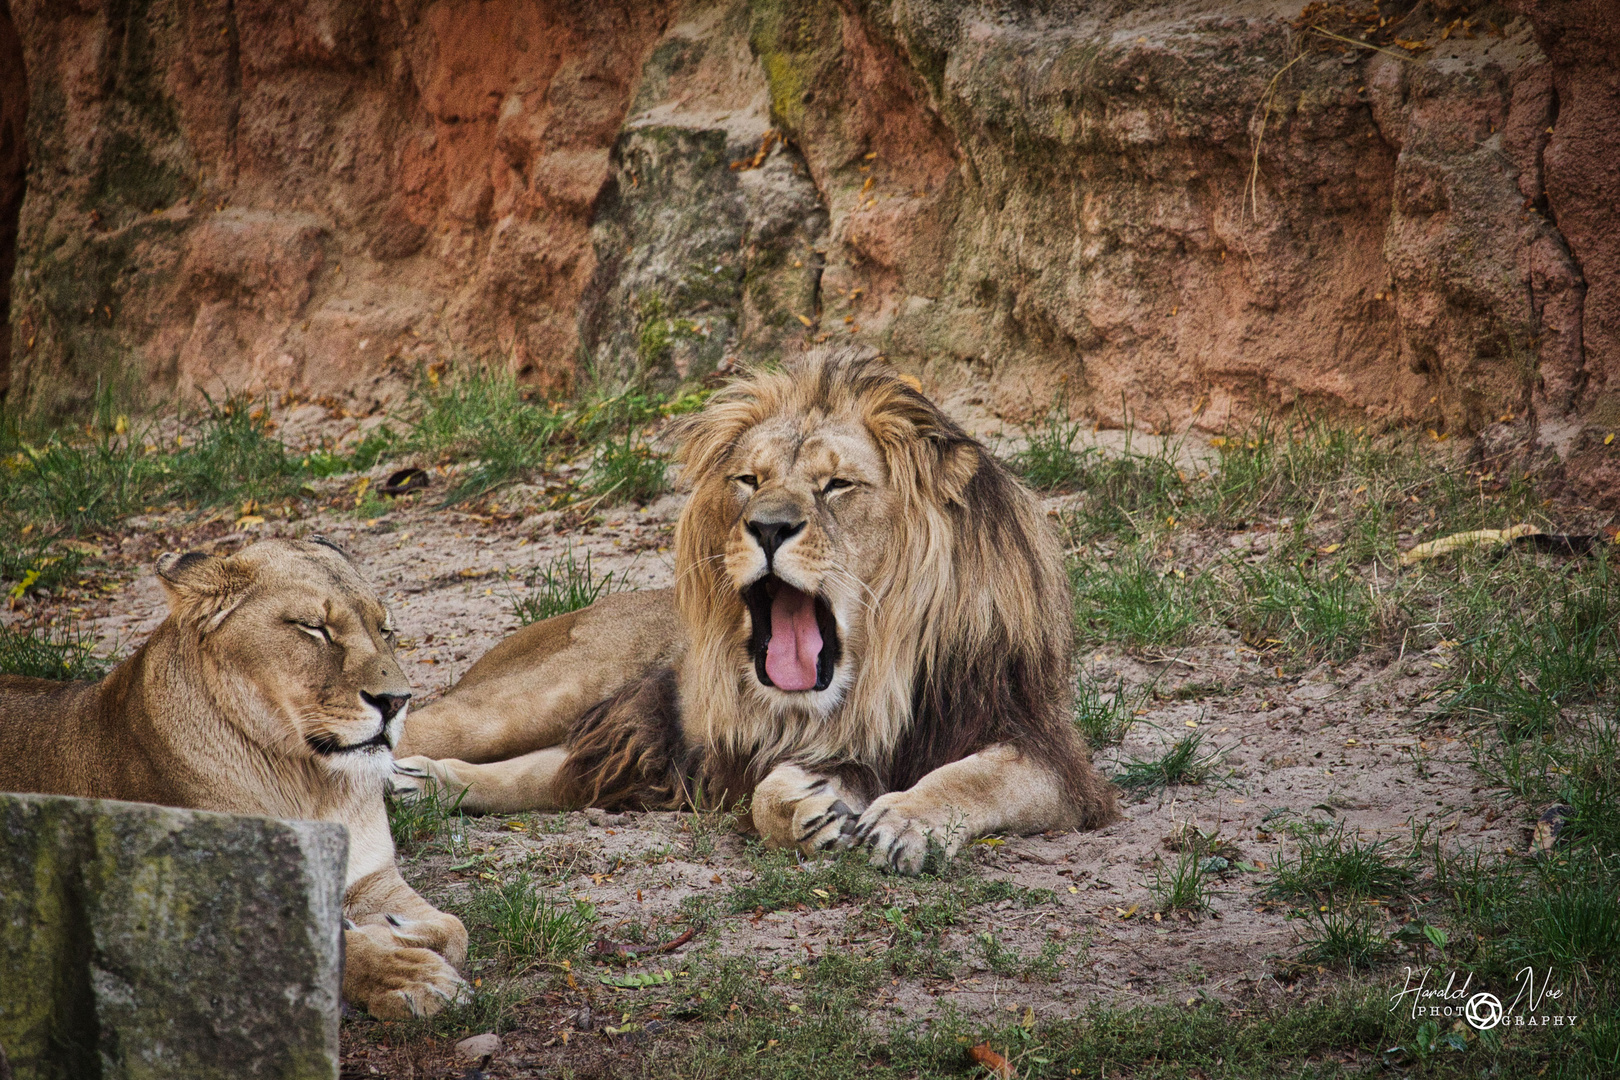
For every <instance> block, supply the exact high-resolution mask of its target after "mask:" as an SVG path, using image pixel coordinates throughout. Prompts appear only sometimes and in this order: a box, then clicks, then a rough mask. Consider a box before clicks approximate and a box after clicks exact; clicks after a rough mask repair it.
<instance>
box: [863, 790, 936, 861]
mask: <svg viewBox="0 0 1620 1080" xmlns="http://www.w3.org/2000/svg"><path fill="white" fill-rule="evenodd" d="M903 794H904V793H902V792H891V793H890V794H888V795H884V796H882V797H881V798H878V799H876V800H874V801H873V803H872V805H871V806H869V807H867V808H866V813H864V814H862V815H861V817H860V821H859V822H857V823H856V825H855V831H854V832H853V833H852V834H851V835H850V839H849V843H850V845H851V846H862V845H864V846H868V847H870V848H871V849H872V860H871V862H872V865H873V866H879V867H883V868H884V869H886V870H889V871H892V872H893V873H896V874H906V875H908V876H915V875H917V874H920V873H922V872H923V867H924V865H925V864H926V863H927V861H928V855H929V851H930V848H932V847H935V846H937V847H939V848H941V849H943V855H944V857H945V858H947V859H948V858H949V857H950V856H951V855H953V854H955V852H956V848H957V846H958V842H954V841H953V838H952V836H951V835H950V832H951V830H949V829H947V828H943V827H941V826H938V825H936V824H934V823H932V822H929V821H926V820H924V819H922V818H920V817H914V816H912V815H911V814H909V813H908V812H907V811H906V809H905V806H904V803H903V801H902V796H903Z"/></svg>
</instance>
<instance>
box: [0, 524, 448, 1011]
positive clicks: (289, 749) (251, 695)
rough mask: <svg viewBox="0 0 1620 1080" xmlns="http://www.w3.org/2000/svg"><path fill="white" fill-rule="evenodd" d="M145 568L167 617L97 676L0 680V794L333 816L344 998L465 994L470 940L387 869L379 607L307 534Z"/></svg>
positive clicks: (388, 655)
mask: <svg viewBox="0 0 1620 1080" xmlns="http://www.w3.org/2000/svg"><path fill="white" fill-rule="evenodd" d="M157 574H158V580H159V582H160V583H161V584H162V586H163V590H164V593H165V595H166V596H167V598H168V603H169V617H168V618H167V619H165V620H164V621H163V623H162V625H160V626H159V627H158V628H157V629H156V630H154V631H153V632H152V636H151V637H150V638H148V639H147V641H146V643H145V644H143V645H142V646H141V647H140V648H139V649H137V650H136V651H135V653H134V654H133V655H131V656H130V657H129V659H127V660H125V661H124V662H123V663H121V664H119V665H118V667H116V668H115V669H114V670H113V671H112V672H111V673H110V674H109V675H108V676H107V677H106V678H105V679H103V680H102V681H101V682H99V683H53V682H47V681H45V680H41V679H23V678H17V677H14V676H0V788H4V789H5V790H8V791H36V792H43V793H47V794H60V795H79V796H86V797H91V798H104V799H127V800H134V801H139V802H153V803H161V804H163V805H166V806H182V807H193V808H197V809H203V810H220V811H227V812H232V813H242V814H265V815H269V816H272V817H284V818H307V819H317V820H325V821H337V822H341V823H342V824H344V825H345V826H347V827H348V830H349V866H348V873H347V888H346V892H345V896H344V915H345V916H346V922H347V924H348V926H349V929H348V931H347V932H346V934H345V939H344V945H345V950H346V962H345V968H344V980H343V992H344V996H345V997H346V998H347V999H348V1000H350V1001H352V1002H354V1003H355V1004H358V1005H363V1006H364V1007H366V1008H367V1009H369V1010H370V1011H371V1012H372V1013H374V1014H376V1015H378V1016H383V1017H403V1016H411V1015H418V1016H425V1015H428V1014H431V1013H434V1012H437V1011H438V1010H439V1009H440V1008H441V1007H442V1006H443V1004H444V1002H445V1001H447V1000H450V999H453V998H455V997H457V996H459V995H460V994H462V993H464V991H465V984H463V982H462V980H461V978H460V976H458V975H457V974H456V971H455V967H454V965H456V964H459V963H460V962H461V961H462V959H463V958H464V957H465V955H466V950H467V933H466V930H465V929H464V928H463V927H462V925H461V922H460V921H459V920H458V919H456V918H455V916H453V915H447V914H445V913H444V912H442V911H438V910H435V909H434V908H433V907H432V906H430V905H429V904H428V903H427V901H425V900H423V899H422V898H421V897H420V896H418V895H417V894H416V893H415V892H413V891H412V890H411V889H410V887H409V886H407V885H406V884H405V882H404V881H403V880H402V879H401V878H400V876H399V872H398V870H397V869H396V868H395V866H394V846H393V840H392V837H391V836H390V834H389V831H388V820H387V815H386V812H385V810H384V807H383V786H384V783H385V780H386V778H387V777H388V775H389V773H390V772H391V770H392V768H393V748H394V746H395V745H396V744H397V743H398V741H399V735H400V729H401V727H402V726H403V724H404V722H405V717H406V712H407V705H408V703H409V702H410V698H411V690H410V685H409V684H408V683H407V682H406V680H405V676H404V674H403V673H402V672H401V670H400V667H399V663H398V661H397V660H396V659H395V657H394V650H393V623H392V621H391V620H390V617H389V614H388V611H387V609H386V608H385V607H384V606H383V605H382V603H381V601H380V600H378V598H377V595H376V593H375V592H373V591H372V589H371V587H370V586H369V585H367V584H366V583H365V581H364V580H362V579H361V577H360V575H359V574H358V573H357V572H356V570H355V568H354V567H353V566H352V565H351V564H350V562H349V560H348V558H347V557H346V556H345V555H344V554H343V553H342V551H340V550H339V549H338V548H337V547H335V546H334V545H332V544H330V543H328V542H326V541H324V540H320V539H315V540H310V541H298V540H267V541H265V542H263V543H259V544H254V545H253V546H251V547H248V548H245V549H244V550H242V551H241V552H239V553H237V554H236V555H232V556H228V557H220V556H215V555H205V554H201V553H198V552H191V553H188V554H184V555H180V554H170V555H165V556H163V557H161V558H160V559H159V560H158V562H157ZM42 746H49V747H51V748H52V752H51V753H48V754H42V753H40V752H39V748H40V747H42Z"/></svg>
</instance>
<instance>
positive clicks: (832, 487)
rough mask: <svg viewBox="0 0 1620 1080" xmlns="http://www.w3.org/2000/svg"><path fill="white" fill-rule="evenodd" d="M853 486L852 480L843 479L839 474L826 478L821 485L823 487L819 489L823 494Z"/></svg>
mask: <svg viewBox="0 0 1620 1080" xmlns="http://www.w3.org/2000/svg"><path fill="white" fill-rule="evenodd" d="M854 486H855V481H853V480H845V479H844V478H843V477H841V476H835V477H833V478H832V479H831V480H828V481H827V483H826V484H825V485H823V487H822V489H821V493H822V494H823V495H831V494H832V493H833V492H835V491H842V490H844V489H845V488H847V487H854Z"/></svg>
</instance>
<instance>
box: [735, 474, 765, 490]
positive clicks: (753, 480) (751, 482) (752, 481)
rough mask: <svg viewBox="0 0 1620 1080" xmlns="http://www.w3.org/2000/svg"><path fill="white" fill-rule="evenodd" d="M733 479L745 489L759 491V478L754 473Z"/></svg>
mask: <svg viewBox="0 0 1620 1080" xmlns="http://www.w3.org/2000/svg"><path fill="white" fill-rule="evenodd" d="M732 479H733V480H735V481H736V482H737V483H739V484H741V485H742V486H743V487H746V488H753V489H754V490H756V491H757V490H759V477H757V476H755V475H754V474H753V473H744V474H743V475H741V476H733V477H732Z"/></svg>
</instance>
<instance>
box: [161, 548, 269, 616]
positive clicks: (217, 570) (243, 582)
mask: <svg viewBox="0 0 1620 1080" xmlns="http://www.w3.org/2000/svg"><path fill="white" fill-rule="evenodd" d="M157 576H158V582H159V584H161V585H162V586H163V591H164V593H166V594H167V596H168V599H169V611H170V612H172V613H173V614H174V616H175V618H177V619H181V620H184V621H186V622H189V623H192V624H193V625H195V626H196V627H197V628H198V629H199V630H201V631H202V632H203V633H205V634H206V633H208V632H210V631H212V630H217V629H218V628H219V625H220V623H222V622H224V621H225V616H227V615H229V614H230V613H231V612H232V611H235V610H236V607H237V605H238V604H240V603H241V602H242V601H243V600H244V599H245V598H246V597H247V591H248V587H249V586H250V585H251V584H252V583H253V573H252V571H251V570H250V569H249V568H248V567H247V566H246V565H244V564H243V563H241V562H240V561H239V560H237V559H222V558H220V557H219V556H217V555H204V554H203V553H202V552H200V551H188V552H186V553H185V554H184V555H182V554H180V553H179V552H177V551H171V552H169V553H167V554H165V555H159V556H158V560H157Z"/></svg>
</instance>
